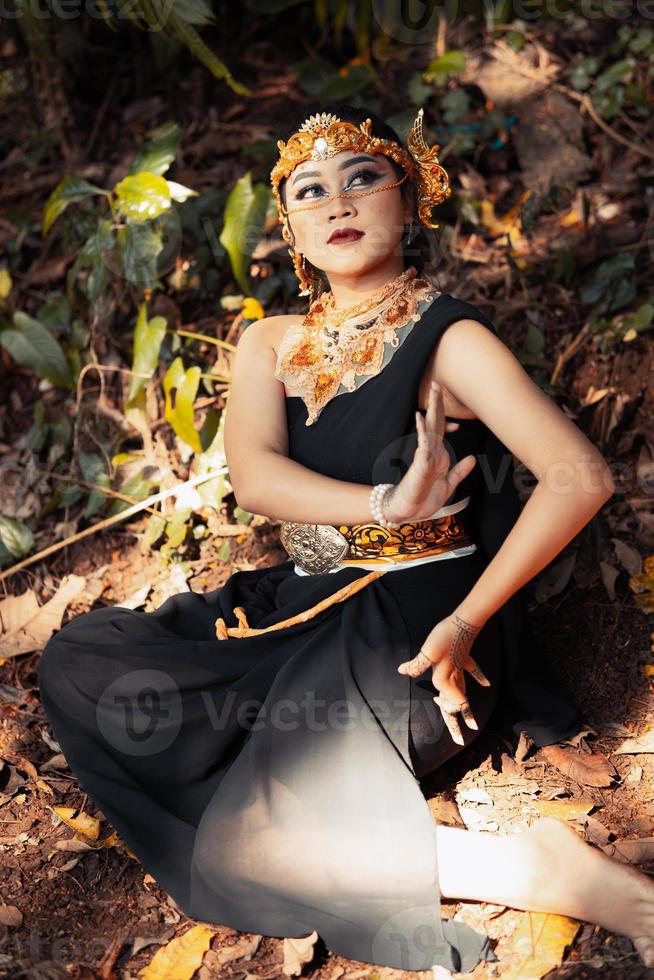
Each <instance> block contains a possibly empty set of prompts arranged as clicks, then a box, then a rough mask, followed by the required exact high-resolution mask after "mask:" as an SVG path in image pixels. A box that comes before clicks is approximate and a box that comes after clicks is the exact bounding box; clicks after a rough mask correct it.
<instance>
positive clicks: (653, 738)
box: [611, 728, 654, 755]
mask: <svg viewBox="0 0 654 980" xmlns="http://www.w3.org/2000/svg"><path fill="white" fill-rule="evenodd" d="M637 752H654V728H646V729H645V731H643V732H641V733H640V735H636V737H635V738H628V739H625V741H624V742H623V743H622V745H619V746H618V748H617V749H613V751H612V752H611V755H625V754H626V753H633V754H635V753H637Z"/></svg>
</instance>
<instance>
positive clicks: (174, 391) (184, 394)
mask: <svg viewBox="0 0 654 980" xmlns="http://www.w3.org/2000/svg"><path fill="white" fill-rule="evenodd" d="M201 374H202V370H201V368H199V367H197V366H195V367H191V368H189V369H188V371H185V370H184V364H183V361H182V359H181V357H176V358H175V360H174V361H173V363H172V364H171V365H170V367H169V368H168V370H167V371H166V374H165V376H164V380H163V387H164V392H165V394H166V407H165V412H164V414H165V417H166V420H167V421H168V422H169V423H170V425H171V426H172V427H173V430H174V431H175V433H176V434H177V435H178V436H179V438H180V439H181V440H182V441H183V442H185V443H187V444H188V445H189V446H190V447H191V448H192V449H194V450H195V452H197V453H200V452H202V443H201V441H200V434H199V432H198V431H197V429H196V428H195V425H194V412H193V402H194V399H195V395H196V393H197V390H198V385H199V384H200V375H201Z"/></svg>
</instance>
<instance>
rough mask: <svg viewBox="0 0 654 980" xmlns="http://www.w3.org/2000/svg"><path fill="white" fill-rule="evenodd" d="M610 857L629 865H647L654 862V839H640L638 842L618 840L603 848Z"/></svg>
mask: <svg viewBox="0 0 654 980" xmlns="http://www.w3.org/2000/svg"><path fill="white" fill-rule="evenodd" d="M602 850H603V851H604V853H605V854H608V855H609V857H613V858H617V860H618V861H625V862H628V863H629V864H647V863H648V862H649V861H654V837H640V838H637V839H636V840H616V841H614V842H613V843H612V844H605V845H604V847H603V848H602Z"/></svg>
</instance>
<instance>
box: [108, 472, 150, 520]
mask: <svg viewBox="0 0 654 980" xmlns="http://www.w3.org/2000/svg"><path fill="white" fill-rule="evenodd" d="M151 469H152V467H150V466H144V467H143V469H142V470H139V472H138V473H136V474H135V475H134V476H132V477H130V478H129V480H126V481H125V483H123V485H122V486H121V487H118V488H117V489H118V490H120V492H121V493H124V494H126V496H128V497H133V499H134V500H145V498H146V497H147V496H149V494H150V493H151V492H152V489H153V487H154V486H156V485H157V483H158V480H157V479H154V478H152V477H149V476H146V475H145V474H146V472H148V471H151ZM131 506H132V504H130V503H128V502H127V501H126V500H120V498H116V499H115V500H114V501H113V503H112V504H111V507H110V508H109V516H110V517H111V516H113V515H114V514H119V513H120V512H121V511H123V510H127V508H128V507H131Z"/></svg>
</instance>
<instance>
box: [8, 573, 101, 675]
mask: <svg viewBox="0 0 654 980" xmlns="http://www.w3.org/2000/svg"><path fill="white" fill-rule="evenodd" d="M85 585H86V579H85V578H83V577H82V576H81V575H66V577H65V578H63V579H62V580H61V585H60V586H59V589H58V590H57V592H56V594H55V595H54V596H53V597H52V599H50V600H49V601H48V602H46V603H44V605H42V606H39V605H38V604H37V605H36V606H35V605H34V604H35V602H36V597H35V596H33V597H32V598H29V593H23V595H22V596H15V597H14V596H10V597H9V599H4V600H3V602H2V603H0V618H1V619H2V622H3V624H4V623H5V620H6V621H7V622H9V624H10V628H9V629H8V630H7V629H4V626H3V632H2V635H0V659H7V658H8V657H18V656H19V655H20V654H22V653H32V652H33V651H34V650H40V649H41V648H42V647H44V646H45V644H46V643H47V642H48V640H49V639H50V637H51V636H52V634H53V633H54V632H55V630H58V629H60V627H61V622H62V620H63V618H64V613H65V611H66V607H67V606H68V604H69V603H70V602H72V601H73V599H75V598H76V597H77V596H78V595H79V594H80V592H82V590H83V589H84V586H85ZM26 597H27V598H26ZM12 598H18V599H19V600H23V601H22V602H19V603H18V604H16V605H15V606H11V607H6V608H5V604H6V603H8V602H9V601H10V599H12Z"/></svg>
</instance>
